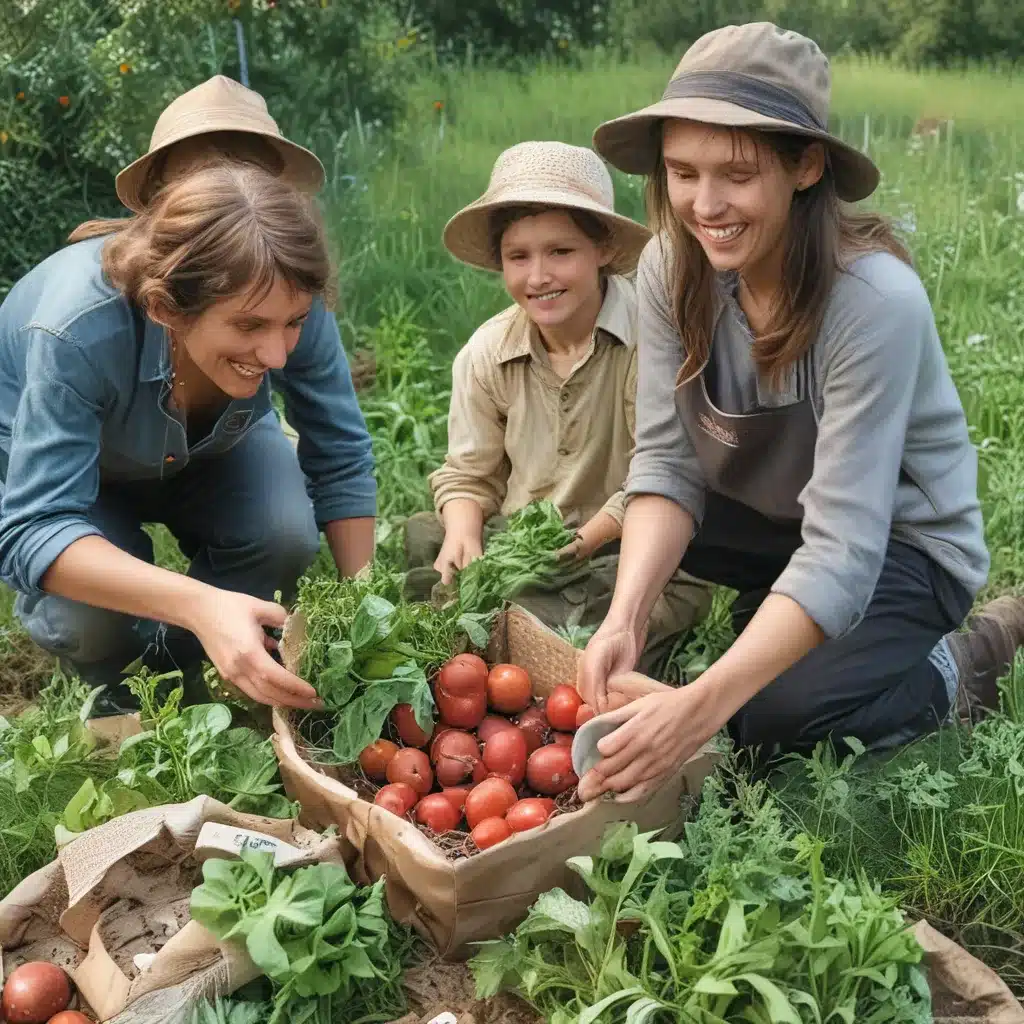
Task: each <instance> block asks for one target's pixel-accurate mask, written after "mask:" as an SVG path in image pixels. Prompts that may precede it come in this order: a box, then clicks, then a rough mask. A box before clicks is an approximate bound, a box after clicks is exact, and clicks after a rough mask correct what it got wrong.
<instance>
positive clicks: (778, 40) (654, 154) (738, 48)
mask: <svg viewBox="0 0 1024 1024" xmlns="http://www.w3.org/2000/svg"><path fill="white" fill-rule="evenodd" d="M831 93H832V77H831V73H830V69H829V62H828V58H827V57H826V56H825V55H824V53H822V52H821V50H820V49H819V48H818V46H817V44H816V43H814V42H813V40H810V39H808V38H807V37H806V36H802V35H800V34H799V33H797V32H791V31H786V30H784V29H780V28H778V27H777V26H776V25H773V24H772V23H771V22H766V21H759V22H752V23H750V24H746V25H728V26H726V27H724V28H720V29H716V30H715V31H713V32H708V33H707V34H706V35H703V36H701V37H700V39H698V40H697V41H696V42H695V43H694V44H693V45H692V46H691V47H690V48H689V49H688V50H687V51H686V53H685V54H683V59H682V60H681V61H680V62H679V65H678V66H677V67H676V70H675V72H674V73H673V75H672V78H671V80H670V81H669V83H668V86H667V87H666V89H665V92H664V93H663V95H662V97H661V100H660V101H659V102H657V103H655V104H653V105H652V106H649V107H644V108H643V110H638V111H636V112H635V113H632V114H626V115H625V116H624V117H617V118H615V119H614V120H612V121H606V122H605V123H604V124H602V125H600V126H599V127H598V129H597V131H596V132H595V133H594V148H595V149H596V150H597V151H598V152H599V153H600V154H601V155H602V156H603V157H604V158H605V159H606V160H607V161H608V162H609V163H611V164H612V165H613V166H615V167H618V168H619V169H620V170H623V171H626V172H627V173H629V174H650V173H652V172H653V171H654V169H655V166H656V163H657V161H658V159H659V155H660V141H661V135H660V123H661V121H662V120H663V119H664V118H667V117H677V118H683V119H685V120H689V121H700V122H702V123H705V124H713V125H727V126H729V127H741V128H758V129H761V130H763V131H783V132H791V133H795V134H798V135H806V136H808V137H809V138H814V139H820V140H821V141H822V142H824V143H825V144H826V146H827V148H828V151H829V154H830V157H831V161H830V162H831V167H832V174H833V177H834V179H835V183H836V191H837V192H838V194H839V197H840V198H841V199H844V200H846V201H848V202H855V201H856V200H858V199H864V198H865V197H866V196H869V195H870V194H871V193H872V192H874V190H875V188H876V187H877V186H878V181H879V171H878V168H877V167H876V166H875V164H874V163H872V161H871V160H870V159H869V158H868V157H867V156H865V155H864V154H863V153H861V152H860V151H859V150H857V149H855V148H854V147H853V146H850V145H848V144H847V143H845V142H843V141H842V140H841V139H838V138H836V137H835V136H834V135H832V134H831V133H830V132H829V130H828V113H829V102H830V100H831Z"/></svg>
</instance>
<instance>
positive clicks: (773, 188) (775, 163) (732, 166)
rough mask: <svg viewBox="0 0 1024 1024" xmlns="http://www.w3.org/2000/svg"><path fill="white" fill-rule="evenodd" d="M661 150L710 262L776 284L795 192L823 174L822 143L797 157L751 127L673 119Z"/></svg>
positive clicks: (681, 210)
mask: <svg viewBox="0 0 1024 1024" xmlns="http://www.w3.org/2000/svg"><path fill="white" fill-rule="evenodd" d="M662 150H663V157H664V162H665V170H666V173H667V179H668V180H667V186H668V198H669V202H670V203H671V205H672V210H673V212H674V213H675V215H676V217H678V218H679V220H680V221H681V222H682V224H683V226H684V227H685V228H686V230H687V231H689V232H690V234H692V235H693V236H694V238H696V239H697V241H698V242H699V243H700V246H701V248H702V249H703V250H704V253H705V255H706V256H707V258H708V261H709V262H710V263H711V266H712V267H714V268H715V270H719V271H726V270H737V271H739V272H740V273H741V274H742V275H743V276H744V278H745V279H750V280H757V281H758V282H759V283H762V284H766V285H767V286H768V287H769V288H772V287H777V286H778V284H779V283H781V278H782V257H783V253H784V252H785V247H786V239H787V229H788V224H789V216H790V209H791V206H792V203H793V195H794V193H795V192H796V190H797V188H798V187H806V186H807V185H810V184H813V183H814V182H815V181H817V180H818V179H819V178H820V177H821V174H822V171H823V168H824V164H823V159H824V156H823V151H822V150H821V147H820V146H814V145H811V146H808V147H807V148H806V149H805V150H804V152H803V154H802V155H801V157H800V159H799V160H798V161H796V162H794V163H792V164H790V163H788V162H785V161H783V160H782V159H781V158H780V156H779V154H778V153H776V152H775V151H774V150H772V149H771V148H770V147H768V146H767V145H764V144H763V143H760V142H758V141H757V140H755V139H754V137H753V136H751V135H749V134H747V133H745V132H742V131H738V130H733V129H729V128H719V127H715V126H711V125H706V124H697V123H695V122H692V121H681V120H670V121H667V122H666V123H665V127H664V132H663V140H662Z"/></svg>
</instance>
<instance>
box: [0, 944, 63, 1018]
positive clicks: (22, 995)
mask: <svg viewBox="0 0 1024 1024" xmlns="http://www.w3.org/2000/svg"><path fill="white" fill-rule="evenodd" d="M69 1002H71V981H70V979H69V978H68V976H67V974H65V972H64V971H62V970H61V969H60V968H59V967H58V966H57V965H56V964H51V963H49V961H46V960H31V961H29V962H28V963H26V964H22V965H21V966H20V967H15V968H14V970H13V971H11V973H10V975H9V976H8V977H7V980H6V981H5V982H4V990H3V997H2V1000H0V1006H2V1010H3V1017H4V1020H6V1021H8V1022H9V1024H41V1022H42V1021H47V1020H49V1019H50V1018H51V1017H52V1016H53V1015H54V1014H55V1013H60V1011H61V1010H63V1009H65V1008H66V1007H67V1005H68V1003H69Z"/></svg>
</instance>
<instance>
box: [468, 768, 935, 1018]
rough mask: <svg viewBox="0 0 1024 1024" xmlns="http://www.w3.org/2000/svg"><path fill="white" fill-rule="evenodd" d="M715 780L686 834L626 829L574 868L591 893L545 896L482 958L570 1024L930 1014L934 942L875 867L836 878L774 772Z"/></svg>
mask: <svg viewBox="0 0 1024 1024" xmlns="http://www.w3.org/2000/svg"><path fill="white" fill-rule="evenodd" d="M733 784H734V786H735V788H736V791H737V796H736V797H734V798H731V799H730V798H728V797H727V796H726V789H725V785H724V783H723V781H722V777H721V776H720V775H718V774H716V775H712V776H711V777H710V778H709V779H708V781H707V783H706V784H705V789H704V794H703V801H702V803H701V807H700V811H699V813H698V816H697V818H696V820H695V821H694V822H691V823H688V824H687V826H686V833H685V835H684V837H683V839H682V840H681V841H680V842H679V843H669V842H659V841H657V840H656V839H655V838H654V836H653V833H646V834H645V833H640V832H639V831H638V829H637V827H636V825H634V824H622V825H619V826H616V827H615V828H614V829H613V830H611V831H610V832H609V833H608V834H607V835H606V837H605V840H604V843H603V846H602V849H601V854H600V856H599V857H596V858H591V857H575V858H573V859H571V860H570V861H569V862H568V863H569V865H570V866H571V867H572V868H573V870H575V871H576V872H577V873H578V874H579V875H580V877H581V878H582V879H583V880H584V882H585V883H586V886H587V888H588V889H589V891H590V899H589V901H588V902H583V901H580V900H576V899H573V898H572V897H570V896H568V895H567V894H566V893H565V892H563V891H562V890H560V889H556V890H553V891H552V892H549V893H545V894H544V895H543V896H541V897H540V898H539V899H538V900H537V902H536V903H535V904H534V906H533V908H532V909H531V911H530V913H529V916H528V917H527V919H526V920H525V921H524V922H523V924H522V925H521V926H520V927H519V928H518V929H517V931H516V932H515V934H514V935H512V936H510V937H508V938H506V939H504V940H500V941H497V942H491V943H486V944H484V945H483V947H482V948H481V951H480V952H479V953H478V954H477V956H476V957H475V958H474V959H473V961H472V967H473V971H474V974H475V977H476V983H477V994H478V996H479V997H481V998H484V997H487V996H489V995H493V994H494V993H496V992H497V991H499V990H500V989H502V988H513V989H515V990H516V991H517V992H518V993H519V994H520V995H522V996H523V997H524V998H526V999H527V1000H528V1001H529V1002H530V1003H531V1004H532V1005H533V1006H534V1007H536V1009H537V1010H538V1011H539V1012H540V1013H541V1014H543V1015H544V1016H545V1018H546V1019H548V1020H552V1021H557V1022H559V1024H637V1022H641V1021H647V1022H651V1024H655V1022H657V1024H668V1022H673V1024H677V1022H682V1024H711V1022H714V1024H724V1022H726V1021H738V1020H745V1021H751V1022H757V1024H761V1022H763V1024H768V1022H772V1024H775V1022H779V1024H822V1022H825V1021H845V1022H847V1024H853V1022H854V1021H858V1022H859V1021H871V1022H872V1024H882V1022H900V1024H924V1022H925V1021H930V1020H931V1004H930V995H929V990H928V985H927V982H926V979H925V976H924V973H923V971H922V969H921V967H920V962H921V959H922V950H921V948H920V946H919V945H918V943H917V942H916V940H915V939H914V937H913V935H912V934H911V933H910V932H909V930H908V929H907V926H906V922H905V920H904V918H903V916H902V914H901V913H900V912H899V910H898V909H896V906H895V904H894V903H893V901H891V900H888V899H886V898H884V897H882V896H881V895H880V894H879V893H878V891H877V890H876V889H875V888H874V887H872V886H871V885H869V884H868V882H867V880H866V879H865V878H864V876H863V875H862V874H860V875H858V876H856V877H855V878H849V879H843V880H837V879H833V878H829V877H828V876H827V875H826V874H825V871H824V869H823V867H822V862H821V846H820V844H816V843H814V842H812V841H811V840H810V839H809V837H808V836H807V835H806V834H804V833H798V832H795V831H794V830H792V829H789V828H787V827H786V826H785V825H784V824H783V818H782V814H781V812H780V810H779V808H778V806H777V805H776V804H775V803H774V802H773V800H772V799H771V797H770V796H769V795H768V790H767V786H766V783H764V782H759V783H756V784H754V783H750V782H747V781H744V780H743V779H740V778H737V779H735V780H733Z"/></svg>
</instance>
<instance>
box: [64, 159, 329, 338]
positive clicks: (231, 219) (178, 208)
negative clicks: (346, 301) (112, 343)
mask: <svg viewBox="0 0 1024 1024" xmlns="http://www.w3.org/2000/svg"><path fill="white" fill-rule="evenodd" d="M97 233H99V232H96V231H95V230H93V229H92V225H91V224H89V223H87V224H84V225H82V227H81V228H79V229H77V230H76V231H74V232H72V234H71V236H70V239H69V240H70V241H72V242H76V241H81V239H82V238H89V237H94V235H95V234H97ZM102 233H103V234H109V236H110V237H109V238H108V239H107V241H106V242H105V243H104V245H103V255H102V261H103V271H104V274H105V275H106V277H107V278H108V280H109V281H110V282H111V284H113V285H114V286H115V287H116V288H118V289H119V290H120V291H121V292H122V293H123V294H124V295H125V297H126V298H127V299H128V300H129V301H130V302H132V303H133V304H134V305H136V306H138V307H140V308H141V309H144V310H147V311H150V310H153V309H154V308H155V307H157V306H159V307H161V308H162V309H163V310H164V311H166V312H167V313H170V314H172V315H174V316H180V317H186V318H189V317H195V316H198V315H199V314H201V313H202V312H203V311H204V310H205V309H207V308H209V307H210V306H211V305H212V304H213V303H214V302H217V301H218V300H219V299H224V298H227V297H228V296H231V295H236V294H238V293H240V292H246V293H250V294H252V295H253V296H254V301H259V297H262V296H263V295H265V294H266V293H267V292H269V291H270V289H271V288H272V287H273V286H274V282H275V281H276V280H283V281H284V282H285V283H286V284H288V285H290V286H291V287H292V288H294V289H295V290H296V291H300V292H304V293H307V294H313V295H324V296H325V297H327V296H328V293H329V292H330V287H331V283H332V271H331V261H330V255H329V253H328V246H327V240H326V238H325V235H324V229H323V223H322V221H321V219H320V216H319V214H318V212H317V209H316V205H315V203H314V202H313V200H312V198H311V197H310V196H308V195H307V194H305V193H303V192H301V191H300V190H298V189H296V188H294V187H293V186H291V185H289V184H287V183H286V182H284V181H282V180H281V179H280V178H278V177H276V176H275V175H274V174H271V173H269V172H268V171H266V170H264V169H262V168H260V167H256V166H252V165H247V164H240V163H237V162H234V161H232V160H229V159H223V160H221V161H219V162H216V163H214V164H211V165H207V166H204V167H201V168H200V169H199V170H195V171H191V172H189V173H187V174H185V175H184V176H182V177H180V178H177V179H176V180H174V181H172V182H171V183H170V184H168V185H166V186H164V188H162V189H161V190H160V191H159V192H158V193H157V195H156V197H155V198H154V200H153V202H152V203H151V205H150V206H149V207H147V209H146V210H145V211H144V212H143V213H140V214H137V215H135V216H133V217H129V218H126V219H124V220H119V221H112V222H109V228H108V229H107V230H106V231H104V232H102Z"/></svg>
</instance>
